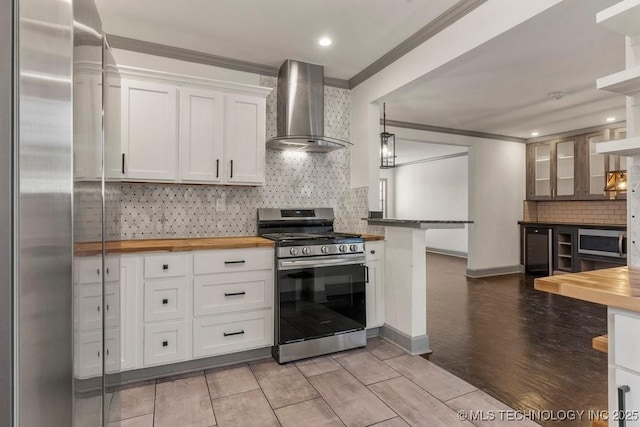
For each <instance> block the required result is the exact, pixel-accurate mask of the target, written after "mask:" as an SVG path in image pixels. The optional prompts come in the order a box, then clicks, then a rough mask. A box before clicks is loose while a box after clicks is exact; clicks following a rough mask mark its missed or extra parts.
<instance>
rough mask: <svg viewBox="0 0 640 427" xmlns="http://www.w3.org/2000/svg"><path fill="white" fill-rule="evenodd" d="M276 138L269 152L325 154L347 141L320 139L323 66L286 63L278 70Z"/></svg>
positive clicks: (269, 145) (346, 144)
mask: <svg viewBox="0 0 640 427" xmlns="http://www.w3.org/2000/svg"><path fill="white" fill-rule="evenodd" d="M277 104H278V107H277V114H278V116H277V136H276V137H275V138H271V139H270V140H268V141H267V148H268V149H270V150H287V151H289V150H290V151H305V152H312V153H326V152H329V151H333V150H337V149H340V148H345V147H347V146H349V145H351V143H350V142H347V141H342V140H340V139H336V138H329V137H327V136H324V67H322V66H320V65H315V64H308V63H306V62H300V61H294V60H291V59H288V60H286V61H285V62H284V63H283V64H282V66H280V70H279V71H278V93H277Z"/></svg>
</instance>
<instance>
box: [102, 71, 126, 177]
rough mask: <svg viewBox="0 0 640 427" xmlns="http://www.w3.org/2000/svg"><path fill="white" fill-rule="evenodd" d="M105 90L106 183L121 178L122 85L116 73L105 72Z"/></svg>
mask: <svg viewBox="0 0 640 427" xmlns="http://www.w3.org/2000/svg"><path fill="white" fill-rule="evenodd" d="M105 78H106V79H105V82H106V90H105V91H104V161H105V165H106V179H107V181H117V180H119V179H121V178H122V174H123V170H122V153H123V151H122V138H121V136H120V134H121V132H122V124H121V106H122V96H121V90H122V84H121V82H120V75H119V74H118V71H117V70H115V69H113V67H111V68H107V69H106V70H105Z"/></svg>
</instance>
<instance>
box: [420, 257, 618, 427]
mask: <svg viewBox="0 0 640 427" xmlns="http://www.w3.org/2000/svg"><path fill="white" fill-rule="evenodd" d="M465 269H466V260H465V259H460V258H454V257H448V256H443V255H437V254H432V253H429V254H427V296H428V297H427V331H428V334H429V338H430V344H431V348H432V350H433V353H432V354H430V355H427V356H425V357H427V358H428V359H429V360H430V361H431V362H434V363H435V364H437V365H439V366H441V367H443V368H445V369H447V370H448V371H450V372H452V373H453V374H455V375H457V376H459V377H460V378H463V379H464V380H466V381H468V382H469V383H471V384H473V385H474V386H476V387H478V388H480V389H482V390H484V391H485V392H487V393H488V394H490V395H492V396H493V397H495V398H497V399H499V400H501V401H502V402H504V403H505V404H507V405H509V406H511V407H512V408H515V409H519V410H523V411H528V410H556V411H557V410H585V411H589V410H604V409H606V407H607V356H606V354H604V353H601V352H599V351H596V350H594V349H592V348H591V339H592V338H593V337H595V336H597V335H604V334H606V330H607V326H606V307H604V306H600V305H596V304H591V303H586V302H582V301H577V300H573V299H570V298H565V297H561V296H557V295H551V294H548V293H546V292H540V291H536V290H535V289H534V288H533V279H531V278H528V277H525V276H524V275H521V274H511V275H505V276H495V277H490V278H486V279H468V278H466V277H465V275H464V274H465ZM541 424H543V425H547V426H554V427H555V426H558V425H563V426H565V425H572V426H573V425H575V426H589V425H590V422H589V421H588V420H582V421H579V422H574V423H569V422H566V421H565V422H562V423H560V422H545V423H541Z"/></svg>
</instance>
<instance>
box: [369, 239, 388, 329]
mask: <svg viewBox="0 0 640 427" xmlns="http://www.w3.org/2000/svg"><path fill="white" fill-rule="evenodd" d="M365 246H366V252H367V263H366V266H367V269H368V273H367V274H368V277H367V278H368V281H367V286H366V291H365V292H366V299H367V328H376V327H380V326H382V325H383V324H384V262H385V258H384V242H369V243H366V244H365Z"/></svg>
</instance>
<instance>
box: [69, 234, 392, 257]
mask: <svg viewBox="0 0 640 427" xmlns="http://www.w3.org/2000/svg"><path fill="white" fill-rule="evenodd" d="M362 237H363V238H364V239H365V240H366V241H372V240H384V236H377V235H374V234H363V235H362ZM274 246H275V244H274V242H273V241H272V240H268V239H263V238H262V237H257V236H243V237H205V238H192V239H145V240H116V241H112V242H107V253H108V254H130V253H136V252H153V251H169V252H179V251H195V250H207V249H243V248H271V247H274ZM100 252H101V245H100V242H87V243H76V244H75V249H74V255H76V256H91V255H98V254H99V253H100Z"/></svg>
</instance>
